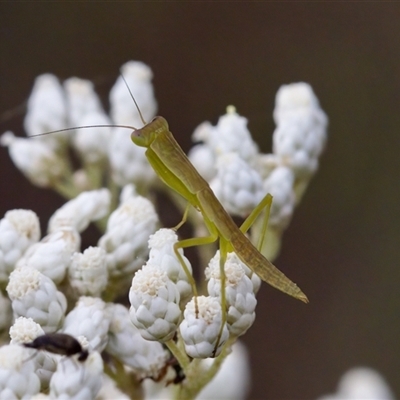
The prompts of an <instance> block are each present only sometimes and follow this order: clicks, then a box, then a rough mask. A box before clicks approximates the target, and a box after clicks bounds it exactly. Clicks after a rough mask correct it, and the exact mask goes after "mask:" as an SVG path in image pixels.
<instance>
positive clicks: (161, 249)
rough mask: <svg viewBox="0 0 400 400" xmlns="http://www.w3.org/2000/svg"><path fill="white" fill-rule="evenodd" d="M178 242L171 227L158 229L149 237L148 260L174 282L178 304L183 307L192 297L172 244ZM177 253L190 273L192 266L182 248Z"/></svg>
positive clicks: (190, 288) (186, 277) (186, 278)
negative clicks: (177, 292) (178, 297)
mask: <svg viewBox="0 0 400 400" xmlns="http://www.w3.org/2000/svg"><path fill="white" fill-rule="evenodd" d="M177 242H178V235H177V234H176V233H175V231H174V230H172V229H166V228H162V229H159V230H158V231H157V232H156V233H155V234H154V235H151V236H150V238H149V248H150V253H149V262H150V263H151V264H153V265H157V266H158V267H159V268H161V269H162V270H164V271H166V273H167V275H168V278H169V279H171V281H172V282H174V283H175V284H176V287H177V288H178V290H179V294H180V299H181V300H180V306H181V308H183V307H184V306H185V305H186V303H187V302H188V301H189V300H190V298H191V297H192V295H193V293H192V287H191V286H190V283H189V279H188V276H187V275H186V273H185V270H184V269H183V267H182V265H181V263H180V262H179V259H178V258H177V257H176V254H175V251H174V245H175V243H177ZM179 253H180V255H181V256H182V259H183V261H184V263H185V265H186V268H187V270H188V272H189V273H190V274H192V266H191V265H190V261H189V260H188V259H187V258H186V257H185V256H184V254H183V249H179Z"/></svg>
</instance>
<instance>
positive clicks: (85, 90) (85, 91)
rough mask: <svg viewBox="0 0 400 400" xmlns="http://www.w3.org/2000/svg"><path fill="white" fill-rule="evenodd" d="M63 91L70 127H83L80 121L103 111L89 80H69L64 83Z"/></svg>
mask: <svg viewBox="0 0 400 400" xmlns="http://www.w3.org/2000/svg"><path fill="white" fill-rule="evenodd" d="M64 89H65V95H66V102H67V107H68V120H69V123H70V126H79V125H84V124H83V123H82V119H83V118H85V116H86V115H88V114H91V113H98V112H102V111H103V107H102V106H101V101H100V99H99V96H98V95H97V93H96V92H95V91H94V87H93V83H92V82H90V81H89V80H86V79H80V78H75V77H73V78H69V79H67V80H66V81H64Z"/></svg>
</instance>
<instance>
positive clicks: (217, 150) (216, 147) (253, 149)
mask: <svg viewBox="0 0 400 400" xmlns="http://www.w3.org/2000/svg"><path fill="white" fill-rule="evenodd" d="M192 137H193V141H195V142H198V141H201V142H204V143H205V144H206V145H207V146H208V147H209V148H210V149H211V150H212V151H213V153H214V157H217V156H218V155H220V154H225V153H236V154H237V155H238V156H239V157H240V158H242V159H243V160H244V161H246V162H247V163H249V164H250V165H252V164H253V163H254V160H255V157H256V155H257V154H258V147H257V145H256V144H255V143H254V141H253V139H252V138H251V134H250V132H249V130H248V129H247V119H246V118H244V117H241V116H239V114H237V113H236V109H235V107H233V106H228V107H227V109H226V114H225V115H223V116H222V117H220V118H219V120H218V124H217V125H216V126H215V127H213V126H212V125H211V124H210V123H208V122H205V123H202V124H201V125H199V126H198V127H197V128H196V129H195V131H194V133H193V136H192ZM191 159H192V158H191ZM193 161H196V159H195V158H193ZM195 167H197V165H196V164H195ZM209 172H210V174H211V171H209ZM207 175H208V174H207Z"/></svg>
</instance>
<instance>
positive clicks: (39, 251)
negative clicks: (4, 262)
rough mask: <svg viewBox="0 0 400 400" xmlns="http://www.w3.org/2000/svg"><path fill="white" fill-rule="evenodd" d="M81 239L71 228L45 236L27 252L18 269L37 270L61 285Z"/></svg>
mask: <svg viewBox="0 0 400 400" xmlns="http://www.w3.org/2000/svg"><path fill="white" fill-rule="evenodd" d="M79 246H80V237H79V235H78V233H77V232H76V231H75V230H74V229H71V228H69V227H64V228H63V229H62V230H58V231H56V232H54V233H51V234H50V235H47V236H45V237H44V238H43V239H42V240H41V241H40V242H39V243H35V244H34V245H33V246H31V247H29V249H28V250H27V251H26V252H25V254H24V256H23V257H22V258H20V259H19V260H18V262H17V267H30V268H35V269H37V270H38V271H40V272H41V273H42V274H44V275H46V276H48V277H49V278H50V279H52V280H53V281H54V283H56V284H59V283H60V282H61V281H62V280H63V279H64V278H65V274H66V272H67V268H68V267H69V265H70V263H71V256H72V254H73V253H74V252H75V251H77V250H78V249H79Z"/></svg>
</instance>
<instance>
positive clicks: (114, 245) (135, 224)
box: [98, 196, 158, 277]
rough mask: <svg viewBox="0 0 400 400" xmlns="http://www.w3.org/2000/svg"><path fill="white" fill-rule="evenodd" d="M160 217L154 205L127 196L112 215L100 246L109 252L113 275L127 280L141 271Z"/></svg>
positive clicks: (108, 257)
mask: <svg viewBox="0 0 400 400" xmlns="http://www.w3.org/2000/svg"><path fill="white" fill-rule="evenodd" d="M157 222H158V217H157V214H156V211H155V209H154V206H153V204H152V203H151V202H150V201H149V200H148V199H146V198H145V197H142V196H132V197H129V196H126V198H124V200H123V201H122V202H121V204H120V205H119V207H118V208H117V209H116V210H115V211H114V212H113V213H112V214H111V215H110V217H109V219H108V222H107V229H106V232H105V234H104V235H103V236H102V237H101V238H100V240H99V243H98V245H99V247H101V248H103V249H104V250H105V251H106V253H107V266H108V271H109V273H110V276H113V277H120V276H122V277H124V276H127V275H130V274H132V273H133V272H135V271H136V270H137V269H138V268H140V267H141V266H142V265H143V264H144V262H145V259H146V257H147V254H148V248H147V241H148V239H149V236H150V235H151V234H152V233H154V232H155V230H156V225H157Z"/></svg>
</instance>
